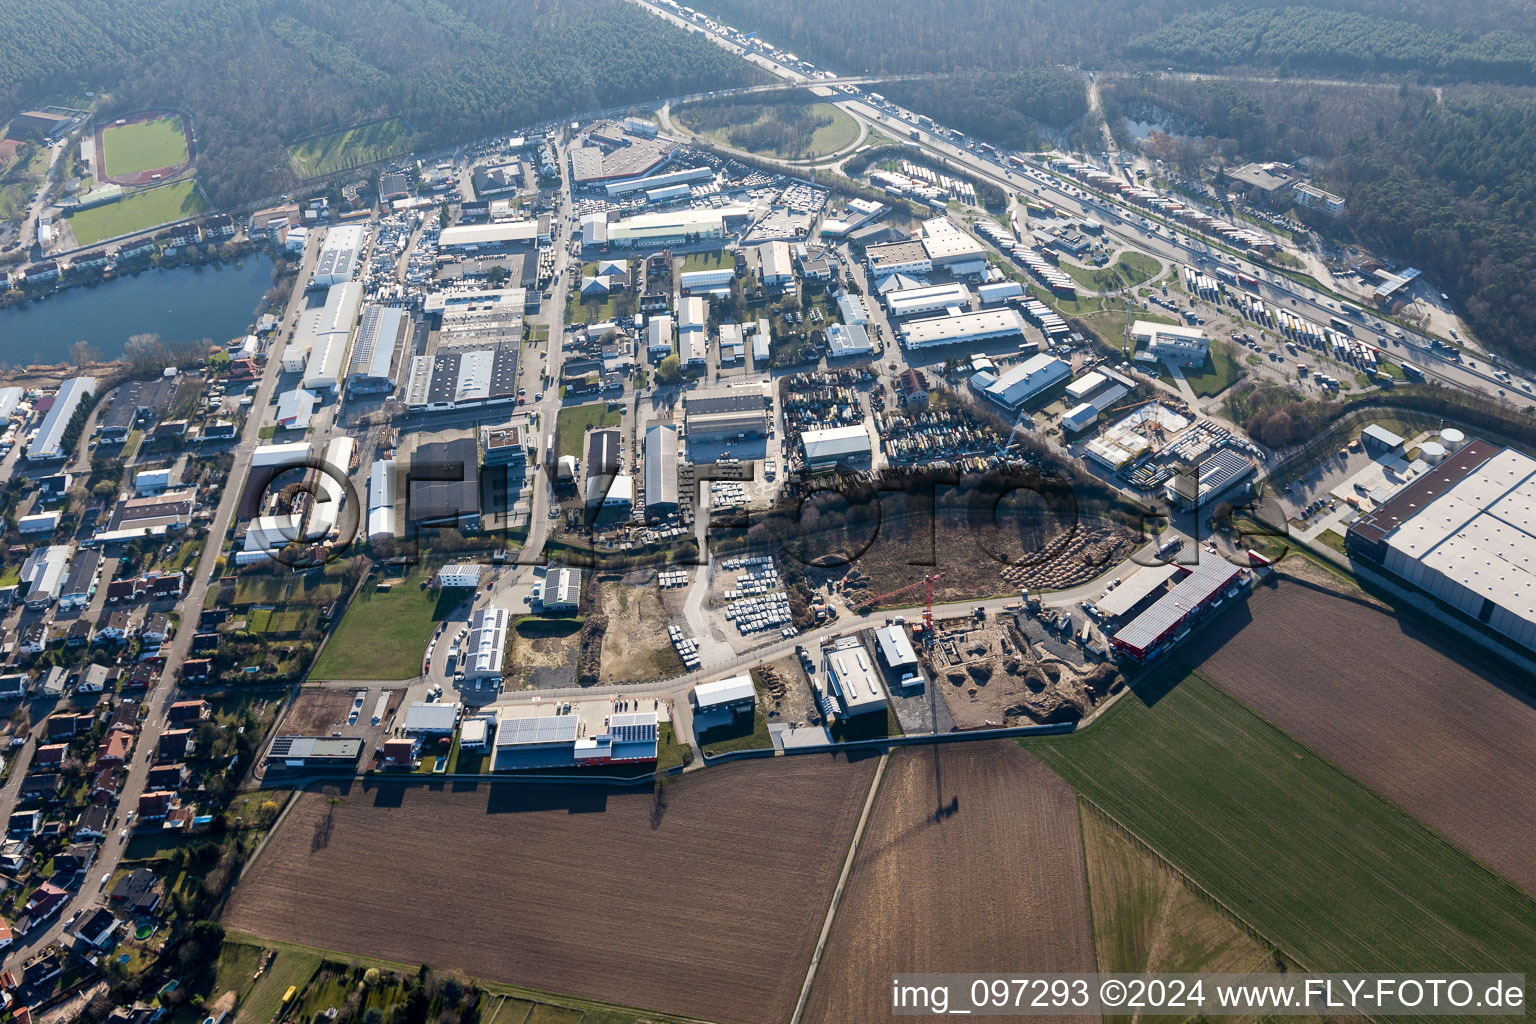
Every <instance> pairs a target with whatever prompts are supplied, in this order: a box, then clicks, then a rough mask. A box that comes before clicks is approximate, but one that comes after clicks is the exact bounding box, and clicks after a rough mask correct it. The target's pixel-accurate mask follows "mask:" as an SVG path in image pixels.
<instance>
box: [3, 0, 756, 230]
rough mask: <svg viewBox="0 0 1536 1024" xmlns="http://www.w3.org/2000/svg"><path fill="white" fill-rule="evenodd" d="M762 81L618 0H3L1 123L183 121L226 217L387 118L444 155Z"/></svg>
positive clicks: (207, 185) (733, 61)
mask: <svg viewBox="0 0 1536 1024" xmlns="http://www.w3.org/2000/svg"><path fill="white" fill-rule="evenodd" d="M758 74H759V73H758V72H756V71H754V70H752V69H751V68H750V67H749V66H748V65H746V64H744V63H743V62H742V61H740V60H739V59H737V58H736V57H733V56H731V55H730V54H727V53H726V52H724V51H723V50H721V49H720V48H718V47H716V46H714V45H712V44H710V43H708V42H706V41H705V40H703V39H701V38H699V37H697V36H693V35H690V34H687V33H684V32H681V31H679V30H677V29H676V28H675V27H672V26H669V25H667V24H666V23H664V22H662V21H661V20H660V19H658V18H655V17H653V16H651V15H649V14H646V13H645V12H644V11H642V10H640V9H639V8H637V7H635V6H634V5H632V4H628V3H625V2H624V0H562V2H559V3H556V2H555V0H524V2H522V3H517V4H501V3H496V2H493V0H357V2H350V3H342V2H340V0H320V2H300V0H197V2H193V0H138V2H135V3H132V4H107V3H105V2H102V0H30V2H28V3H26V4H7V5H0V119H3V118H4V117H5V116H7V115H8V114H9V112H12V111H15V110H17V109H20V108H22V107H24V106H26V105H28V104H30V103H34V102H41V101H43V100H46V99H48V98H50V97H53V96H75V95H78V94H80V93H82V92H83V91H85V90H99V91H104V92H105V93H106V97H105V101H104V102H105V111H104V112H107V113H116V112H123V111H128V110H135V109H141V108H145V107H168V108H176V109H180V110H183V111H186V112H188V113H189V114H191V116H192V119H193V123H194V125H195V130H196V132H197V138H198V146H199V150H200V159H199V164H200V166H199V168H198V173H199V176H200V177H201V179H202V182H203V185H204V187H205V189H206V190H207V191H208V194H209V197H210V198H211V199H212V200H213V202H214V203H215V204H216V205H220V206H227V205H232V204H235V203H239V202H242V201H246V200H251V199H256V198H261V197H265V196H270V195H273V194H274V193H276V192H280V191H282V190H283V189H285V188H287V187H289V186H291V185H292V184H293V181H294V179H293V174H292V170H291V168H290V167H289V165H288V161H287V159H286V156H285V153H284V146H285V145H286V144H287V143H290V142H293V141H295V140H297V139H300V138H304V137H307V136H311V135H315V134H319V133H322V132H327V131H334V130H337V129H341V128H346V127H349V126H351V125H354V124H357V123H359V122H362V121H367V120H372V119H375V118H378V117H382V116H386V115H390V116H403V117H404V118H405V119H406V121H407V122H408V123H409V124H410V125H411V127H412V128H413V129H414V131H415V133H416V137H417V138H418V139H419V140H420V141H421V142H422V143H424V144H433V143H442V144H447V143H452V142H458V141H462V140H465V139H470V138H476V137H479V136H483V135H487V134H491V133H494V132H497V131H505V130H508V129H511V128H515V127H517V126H519V125H525V124H529V123H533V122H537V121H539V120H542V119H545V118H549V117H554V116H560V115H563V114H567V113H574V112H577V111H581V110H588V109H593V108H597V107H607V106H617V105H622V104H624V103H629V102H635V101H638V100H643V99H650V98H654V97H659V96H668V95H675V94H677V93H683V92H691V91H695V90H698V89H703V88H721V87H728V86H732V85H739V84H747V83H749V82H753V81H757V80H758V77H757V76H758Z"/></svg>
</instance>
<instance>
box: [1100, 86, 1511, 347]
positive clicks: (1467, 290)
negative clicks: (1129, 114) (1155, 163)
mask: <svg viewBox="0 0 1536 1024" xmlns="http://www.w3.org/2000/svg"><path fill="white" fill-rule="evenodd" d="M1112 87H1113V90H1114V94H1115V97H1116V103H1117V104H1118V105H1119V106H1121V107H1124V108H1126V109H1131V108H1135V107H1137V106H1138V105H1155V106H1156V107H1158V108H1160V109H1162V110H1166V111H1172V112H1174V113H1176V114H1178V115H1180V116H1182V117H1185V118H1189V119H1191V120H1192V121H1194V122H1196V123H1198V124H1200V125H1202V126H1203V131H1204V133H1205V134H1206V136H1207V137H1206V138H1205V139H1204V140H1203V142H1204V147H1203V148H1204V150H1205V151H1206V152H1207V153H1208V154H1210V155H1211V156H1212V157H1213V158H1215V159H1218V160H1222V161H1230V162H1241V161H1244V160H1249V159H1279V160H1293V159H1295V158H1296V157H1297V156H1301V155H1305V156H1310V157H1312V158H1313V159H1314V161H1315V163H1314V172H1315V174H1316V176H1317V177H1318V179H1319V180H1321V181H1323V182H1326V183H1327V185H1328V187H1329V188H1330V189H1332V190H1333V191H1336V192H1339V193H1340V194H1342V195H1343V196H1344V197H1345V199H1346V201H1347V205H1346V208H1345V215H1344V220H1343V223H1342V225H1341V227H1342V229H1343V230H1345V231H1349V232H1353V233H1354V235H1355V236H1356V238H1357V239H1358V240H1359V241H1360V242H1361V243H1363V244H1364V245H1365V246H1366V247H1368V248H1371V249H1373V250H1375V251H1379V252H1382V253H1385V254H1388V255H1390V256H1392V257H1393V258H1395V259H1398V260H1400V261H1402V262H1403V263H1405V264H1410V263H1411V264H1413V265H1414V266H1417V267H1419V268H1420V269H1421V270H1423V271H1425V272H1426V273H1427V274H1428V275H1429V277H1430V278H1431V279H1432V280H1433V281H1434V282H1435V283H1436V284H1437V285H1438V286H1439V287H1441V288H1443V289H1445V290H1446V291H1447V292H1448V293H1449V294H1451V295H1452V297H1453V298H1455V300H1456V304H1457V309H1458V312H1460V313H1461V314H1462V315H1463V316H1464V317H1465V318H1466V320H1467V323H1468V324H1469V325H1470V326H1471V327H1472V329H1473V330H1474V331H1476V332H1477V334H1478V336H1479V338H1481V339H1482V340H1483V341H1484V342H1485V343H1487V344H1488V345H1489V346H1490V347H1492V348H1494V349H1496V350H1498V351H1501V352H1503V353H1505V354H1507V355H1510V356H1512V357H1514V358H1516V359H1519V360H1521V361H1522V362H1525V363H1527V364H1536V330H1533V329H1532V328H1531V320H1530V317H1529V310H1531V309H1532V308H1536V232H1533V231H1532V230H1531V224H1532V223H1533V222H1536V165H1533V162H1532V154H1536V92H1532V91H1531V90H1528V89H1510V88H1502V87H1474V86H1463V87H1455V88H1447V89H1445V90H1443V91H1442V92H1441V93H1440V94H1439V97H1438V98H1437V94H1436V93H1435V92H1434V91H1432V90H1428V89H1417V88H1410V87H1400V88H1374V89H1365V88H1359V87H1343V86H1340V87H1324V86H1310V85H1297V84H1289V83H1252V82H1250V83H1235V82H1187V81H1170V80H1168V79H1160V78H1151V77H1143V78H1140V79H1122V80H1119V81H1116V82H1114V83H1112ZM1106 106H1108V104H1106Z"/></svg>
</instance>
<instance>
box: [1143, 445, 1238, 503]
mask: <svg viewBox="0 0 1536 1024" xmlns="http://www.w3.org/2000/svg"><path fill="white" fill-rule="evenodd" d="M1253 474H1254V465H1253V460H1252V459H1250V458H1248V456H1246V455H1244V454H1243V453H1242V452H1240V451H1237V450H1236V449H1234V448H1223V449H1221V450H1220V451H1218V452H1215V453H1214V454H1212V455H1211V456H1210V457H1209V458H1207V459H1205V460H1204V461H1203V462H1201V463H1200V464H1199V465H1197V466H1196V467H1195V468H1194V469H1191V470H1186V471H1185V472H1182V473H1176V474H1174V476H1173V477H1172V478H1171V479H1170V480H1169V481H1168V483H1167V484H1166V485H1165V486H1164V488H1163V496H1164V497H1166V498H1167V499H1168V501H1169V502H1170V503H1171V504H1173V505H1176V506H1178V507H1179V508H1181V509H1183V510H1184V511H1186V512H1189V511H1192V510H1194V509H1197V508H1200V509H1209V508H1211V507H1213V506H1214V505H1215V504H1216V502H1218V501H1219V500H1221V498H1222V496H1223V495H1225V494H1227V492H1229V491H1231V490H1232V489H1233V488H1235V487H1237V486H1238V485H1240V484H1243V483H1245V482H1247V481H1248V480H1249V479H1250V478H1251V477H1252V476H1253Z"/></svg>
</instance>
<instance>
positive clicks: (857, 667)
mask: <svg viewBox="0 0 1536 1024" xmlns="http://www.w3.org/2000/svg"><path fill="white" fill-rule="evenodd" d="M822 664H823V665H824V666H825V668H826V672H827V687H828V688H829V689H830V690H831V691H832V693H833V695H834V696H835V697H836V698H837V704H838V707H839V708H840V709H841V710H842V713H843V714H844V715H845V716H848V717H852V716H853V715H862V714H867V713H868V712H871V711H883V710H884V709H885V705H886V697H885V689H884V687H882V686H881V685H880V672H879V670H877V669H876V668H875V666H874V663H873V662H872V661H871V660H870V657H869V652H868V651H866V650H865V649H864V645H863V644H862V643H860V642H859V640H858V638H857V637H850V636H845V637H843V638H841V639H840V640H838V641H837V643H835V644H834V645H833V646H832V649H831V650H829V651H827V653H826V657H825V658H824V659H823V662H822Z"/></svg>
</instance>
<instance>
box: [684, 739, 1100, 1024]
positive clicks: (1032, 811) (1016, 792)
mask: <svg viewBox="0 0 1536 1024" xmlns="http://www.w3.org/2000/svg"><path fill="white" fill-rule="evenodd" d="M711 770H713V769H711ZM1092 970H1094V951H1093V929H1092V926H1091V924H1090V921H1089V909H1088V891H1087V879H1086V875H1085V869H1084V862H1083V847H1082V836H1081V831H1080V824H1079V819H1078V810H1077V798H1076V796H1075V795H1074V794H1073V792H1072V789H1071V787H1069V786H1068V785H1067V784H1066V783H1064V782H1062V781H1061V779H1059V778H1057V777H1056V775H1054V774H1053V773H1052V772H1051V771H1050V770H1049V769H1048V768H1046V767H1045V766H1044V765H1042V764H1041V763H1040V762H1038V761H1036V760H1035V759H1034V758H1033V757H1031V756H1030V755H1029V754H1027V753H1026V752H1025V751H1024V750H1023V749H1021V748H1020V747H1019V746H1018V745H1017V744H1015V743H1010V742H1007V741H999V742H993V743H962V744H939V745H935V746H932V747H900V748H897V749H896V750H894V751H893V752H892V753H891V759H890V763H889V764H888V765H887V767H886V772H885V778H884V779H883V780H882V782H881V785H880V793H879V796H878V798H877V801H876V804H875V807H874V809H873V811H872V812H871V815H870V820H869V823H868V824H867V825H866V826H865V831H864V836H863V839H862V841H861V842H860V844H859V852H858V855H857V856H856V857H855V859H854V866H853V872H852V874H851V875H850V876H849V879H848V885H847V888H846V889H845V890H844V893H843V900H842V903H841V905H840V906H839V907H838V911H837V916H836V918H835V919H834V921H833V925H832V933H831V935H830V936H829V938H828V941H827V947H826V951H825V952H824V954H823V957H822V961H821V965H820V967H819V968H818V970H817V972H816V980H815V983H814V984H813V986H812V988H811V996H810V1001H809V1003H808V1005H807V1008H806V1014H805V1018H804V1019H805V1020H807V1021H839V1022H841V1024H860V1022H863V1021H870V1022H874V1021H888V1020H890V1019H891V1016H890V1012H891V1011H890V1000H891V994H890V986H891V975H893V974H897V973H925V972H976V971H1001V972H1019V971H1025V972H1036V973H1038V972H1067V971H1092Z"/></svg>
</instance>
